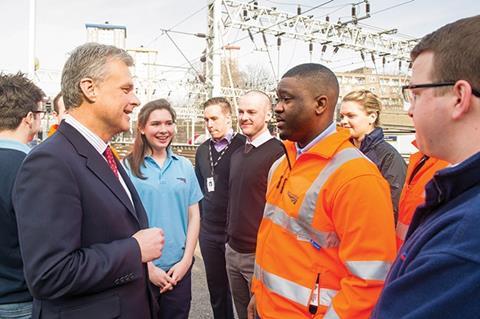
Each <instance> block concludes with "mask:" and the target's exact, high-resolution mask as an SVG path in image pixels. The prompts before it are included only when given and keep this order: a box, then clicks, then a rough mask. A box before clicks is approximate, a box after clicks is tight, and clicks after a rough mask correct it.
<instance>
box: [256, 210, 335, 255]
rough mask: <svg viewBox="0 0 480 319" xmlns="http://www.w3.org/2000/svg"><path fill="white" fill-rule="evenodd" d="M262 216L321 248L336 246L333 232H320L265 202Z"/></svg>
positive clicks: (298, 237)
mask: <svg viewBox="0 0 480 319" xmlns="http://www.w3.org/2000/svg"><path fill="white" fill-rule="evenodd" d="M263 217H264V218H268V219H270V220H271V221H272V222H273V223H275V224H276V225H278V226H280V227H282V228H284V229H285V230H287V231H289V232H291V233H293V234H294V235H296V236H297V239H303V240H313V241H315V243H316V244H318V245H319V246H320V247H323V248H333V247H338V245H339V243H340V240H339V239H338V236H337V234H336V233H335V232H322V231H319V230H316V229H314V228H313V227H312V226H311V225H309V224H306V223H305V222H304V221H301V220H298V219H296V218H294V217H291V216H289V215H287V213H285V211H283V210H282V209H281V208H279V207H277V206H275V205H272V204H269V203H267V204H266V205H265V211H264V213H263Z"/></svg>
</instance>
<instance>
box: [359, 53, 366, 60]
mask: <svg viewBox="0 0 480 319" xmlns="http://www.w3.org/2000/svg"><path fill="white" fill-rule="evenodd" d="M360 56H361V57H362V60H363V62H365V54H364V53H363V51H360Z"/></svg>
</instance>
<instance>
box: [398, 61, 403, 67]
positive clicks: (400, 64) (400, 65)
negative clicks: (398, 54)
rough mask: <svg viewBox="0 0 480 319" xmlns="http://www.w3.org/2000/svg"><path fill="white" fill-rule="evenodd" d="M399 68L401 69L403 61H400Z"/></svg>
mask: <svg viewBox="0 0 480 319" xmlns="http://www.w3.org/2000/svg"><path fill="white" fill-rule="evenodd" d="M398 68H399V69H401V68H402V61H398Z"/></svg>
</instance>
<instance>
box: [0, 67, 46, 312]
mask: <svg viewBox="0 0 480 319" xmlns="http://www.w3.org/2000/svg"><path fill="white" fill-rule="evenodd" d="M44 97H45V94H44V93H43V91H42V90H41V89H40V88H39V87H37V86H36V85H35V84H34V83H33V82H32V81H30V80H29V79H28V78H27V77H26V76H25V75H24V74H22V73H17V74H3V73H0V318H11V319H13V318H21V319H28V318H31V315H32V300H33V298H32V295H31V294H30V292H29V291H28V287H27V282H26V281H25V274H24V273H23V260H22V256H21V254H20V244H19V242H18V230H17V220H16V218H15V215H16V213H15V211H14V209H13V203H12V188H13V184H14V183H15V177H16V176H17V172H18V169H19V168H20V165H21V164H22V161H23V160H24V159H25V156H27V153H28V152H29V151H30V148H29V147H28V146H27V144H28V143H29V142H31V141H32V139H33V138H34V136H35V135H36V134H37V133H38V131H39V130H40V126H41V119H42V116H44V115H45V110H44V109H43V103H42V102H43V99H44ZM25 200H28V199H25Z"/></svg>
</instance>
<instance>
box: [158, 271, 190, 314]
mask: <svg viewBox="0 0 480 319" xmlns="http://www.w3.org/2000/svg"><path fill="white" fill-rule="evenodd" d="M192 265H193V262H192ZM153 287H154V289H157V290H160V288H158V287H156V286H153ZM157 301H158V305H159V307H160V311H159V316H158V318H159V319H188V314H189V313H190V304H191V301H192V267H190V269H189V270H188V271H187V273H186V274H185V276H184V277H183V278H182V280H180V281H179V282H178V283H177V285H176V286H175V288H173V290H169V291H167V292H164V293H163V294H160V293H158V295H157Z"/></svg>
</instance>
